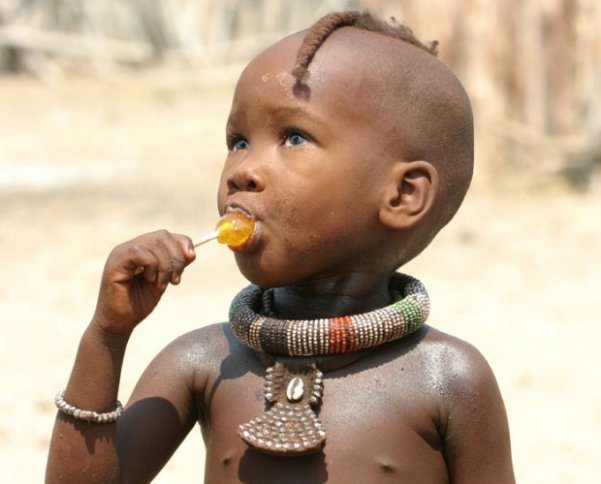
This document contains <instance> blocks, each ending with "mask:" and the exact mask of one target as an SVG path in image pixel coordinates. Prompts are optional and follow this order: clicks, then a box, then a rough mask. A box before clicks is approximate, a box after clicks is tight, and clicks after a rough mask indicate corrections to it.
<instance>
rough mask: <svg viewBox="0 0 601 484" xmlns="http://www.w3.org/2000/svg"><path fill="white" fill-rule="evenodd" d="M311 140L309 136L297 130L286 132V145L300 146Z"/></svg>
mask: <svg viewBox="0 0 601 484" xmlns="http://www.w3.org/2000/svg"><path fill="white" fill-rule="evenodd" d="M308 142H309V138H308V136H305V135H304V134H302V133H299V132H297V131H292V132H290V133H286V134H285V136H284V146H299V145H304V144H305V143H308Z"/></svg>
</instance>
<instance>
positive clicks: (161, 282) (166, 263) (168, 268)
mask: <svg viewBox="0 0 601 484" xmlns="http://www.w3.org/2000/svg"><path fill="white" fill-rule="evenodd" d="M165 232H166V231H159V232H153V233H152V234H148V235H147V236H145V237H144V239H145V245H146V247H147V248H148V250H149V251H150V252H151V253H152V254H153V255H154V256H155V257H156V259H157V264H156V275H155V278H154V283H155V285H156V287H157V288H159V289H160V290H161V291H164V290H165V289H166V288H167V284H169V281H171V277H172V273H173V265H172V262H171V255H170V254H169V251H168V250H167V249H166V247H165V244H164V243H163V240H162V239H163V238H164V237H165ZM145 272H146V271H145Z"/></svg>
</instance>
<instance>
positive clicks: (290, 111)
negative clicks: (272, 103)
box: [273, 107, 326, 126]
mask: <svg viewBox="0 0 601 484" xmlns="http://www.w3.org/2000/svg"><path fill="white" fill-rule="evenodd" d="M273 111H275V114H276V115H278V116H283V117H286V116H301V117H303V118H306V119H308V120H309V121H311V122H312V123H314V124H318V125H322V126H323V125H325V124H326V123H325V122H324V121H322V120H321V119H319V118H318V117H317V116H315V115H313V114H311V113H309V112H308V111H307V110H306V109H304V108H302V107H282V108H275V109H274V110H273Z"/></svg>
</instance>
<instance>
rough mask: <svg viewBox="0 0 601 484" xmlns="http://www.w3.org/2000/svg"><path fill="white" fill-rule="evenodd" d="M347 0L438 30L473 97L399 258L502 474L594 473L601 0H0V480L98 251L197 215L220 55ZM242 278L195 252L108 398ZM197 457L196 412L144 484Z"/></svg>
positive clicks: (67, 332)
mask: <svg viewBox="0 0 601 484" xmlns="http://www.w3.org/2000/svg"><path fill="white" fill-rule="evenodd" d="M356 8H359V9H364V8H368V9H370V10H372V11H374V12H376V13H378V14H380V15H381V16H384V17H391V16H394V17H395V18H396V19H398V20H399V21H400V22H402V23H405V24H407V25H409V26H410V27H411V28H412V29H413V30H414V32H415V33H416V35H417V36H418V37H419V38H421V39H422V40H434V39H436V40H438V41H439V42H440V47H439V57H440V58H441V60H442V61H443V62H445V63H446V64H447V65H448V66H449V67H451V68H452V69H453V70H454V72H455V73H456V74H457V75H458V77H459V78H460V79H461V81H462V82H463V84H464V85H465V87H466V89H467V91H468V93H469V94H470V97H471V99H472V102H473V106H474V111H475V123H476V134H477V138H476V155H477V158H476V173H475V178H474V182H473V185H472V189H471V192H470V193H469V194H468V197H467V199H466V202H465V204H464V207H463V208H462V210H460V212H459V214H458V215H457V217H456V219H455V220H454V221H453V222H452V223H451V224H450V225H449V227H448V228H446V229H445V230H444V231H443V232H442V233H441V234H440V235H439V237H438V238H437V239H436V240H435V241H434V242H433V244H432V245H431V247H430V248H429V249H428V250H426V251H425V252H424V254H422V255H421V256H420V257H418V258H417V259H416V260H415V261H412V262H411V263H410V264H409V265H408V266H407V267H406V268H405V269H404V270H405V271H407V272H409V273H411V274H414V275H416V276H417V277H419V278H421V279H422V280H423V281H424V282H425V283H426V285H427V287H428V288H429V290H430V292H431V296H432V302H433V311H432V315H431V320H430V322H431V324H432V325H434V326H436V327H438V328H439V329H441V330H443V331H446V332H449V333H452V334H454V335H456V336H459V337H461V338H463V339H465V340H467V341H469V342H471V343H472V344H474V345H475V346H477V347H478V348H479V349H480V350H481V351H482V352H483V354H484V355H485V356H486V357H487V359H488V360H489V362H490V363H491V366H492V367H493V369H494V371H495V373H496V375H497V379H498V381H499V385H500V387H501V390H502V392H503V395H504V398H505V402H506V406H507V411H508V416H509V422H510V427H511V432H512V441H513V452H514V463H515V468H516V474H517V477H518V481H519V482H524V483H539V482H540V483H542V482H545V483H567V482H569V483H589V482H593V481H595V480H596V479H597V478H598V475H599V474H600V473H601V465H600V463H599V459H598V456H599V453H600V451H601V445H600V444H599V441H598V434H599V432H601V412H599V409H600V408H601V378H600V377H599V372H598V371H597V367H598V365H599V363H600V361H599V356H598V353H597V342H598V341H599V338H600V337H601V327H600V324H599V323H600V321H599V314H600V310H601V302H600V299H601V298H599V295H598V294H599V288H601V262H600V260H601V249H600V247H601V232H600V230H599V225H600V221H601V187H600V184H601V29H600V28H599V27H600V26H601V2H599V1H598V0H548V1H544V0H538V1H535V0H521V1H520V0H498V1H495V0H488V1H485V0H454V1H448V0H446V1H443V0H419V1H418V0H405V1H392V0H370V1H368V0H364V1H359V0H357V1H341V0H321V1H318V0H303V1H298V0H296V1H292V0H280V1H278V0H240V1H234V0H223V1H216V0H103V1H100V0H86V1H84V0H0V221H1V228H0V262H1V264H2V266H1V267H2V270H3V277H1V278H0V331H1V337H0V372H1V373H0V374H1V377H2V386H3V388H4V389H3V391H2V392H1V393H0V414H1V415H2V416H3V418H2V419H0V481H1V482H19V483H21V482H23V483H28V482H32V483H34V482H40V481H41V480H42V479H43V474H44V467H45V460H46V453H47V447H48V442H49V437H50V432H51V428H52V424H53V420H54V414H55V410H54V406H53V403H52V400H53V395H54V394H55V393H56V391H58V390H59V389H61V388H63V386H64V385H65V384H66V381H67V378H68V375H69V371H70V367H71V364H72V361H73V358H74V355H75V351H76V349H77V344H78V340H79V337H80V335H81V333H82V332H83V330H84V328H85V326H86V324H87V322H88V321H89V318H90V316H91V314H92V311H93V309H94V304H95V298H96V291H97V286H98V281H99V277H100V274H101V271H102V266H103V263H104V260H105V258H106V256H107V254H108V253H109V251H110V250H111V248H112V247H113V246H115V245H116V244H118V243H120V242H122V241H123V240H126V239H129V238H132V237H134V236H135V235H137V234H139V233H142V232H147V231H151V230H155V229H158V228H167V229H169V230H173V231H176V232H183V233H186V234H189V235H191V236H197V235H200V234H203V233H205V232H207V231H209V230H211V229H212V227H213V225H214V223H215V221H216V217H217V212H216V206H215V197H216V187H217V182H218V180H219V174H220V170H221V163H222V161H223V159H224V155H225V152H226V149H225V141H224V138H225V136H224V127H225V119H226V117H227V114H228V109H229V104H230V102H231V96H232V92H233V87H234V85H235V82H236V79H237V76H238V75H239V73H240V71H241V69H242V68H243V67H244V65H245V64H246V63H247V62H248V60H249V59H251V58H252V57H253V56H254V55H255V54H257V53H258V52H260V51H261V50H262V49H263V48H265V47H266V46H267V45H269V44H271V43H273V42H274V41H276V40H278V39H279V38H281V37H282V36H284V35H286V34H288V33H291V32H294V31H297V30H300V29H302V28H306V27H308V26H310V24H311V23H312V22H314V21H315V20H316V19H318V18H319V17H321V16H322V15H324V14H325V13H327V12H330V11H334V10H342V9H356ZM244 284H245V281H244V280H243V279H242V277H241V276H240V275H239V274H238V272H237V269H236V266H235V264H234V262H233V258H232V257H231V254H230V253H229V251H228V250H227V249H225V248H223V247H219V246H217V245H216V244H215V245H210V246H205V247H203V248H202V249H200V250H199V252H198V260H197V262H196V263H195V264H194V265H193V266H191V267H190V268H189V269H188V271H187V272H186V274H185V275H184V280H183V283H182V285H181V286H179V287H176V288H171V289H170V290H169V291H168V293H167V294H166V295H165V297H164V300H163V301H162V303H161V305H160V306H159V307H158V308H157V310H156V311H155V312H154V313H153V314H152V315H151V316H150V318H149V319H148V320H147V321H146V322H144V323H143V324H142V325H140V327H139V328H138V329H136V332H135V333H134V336H133V337H132V340H131V343H130V347H129V348H128V354H127V355H126V361H125V369H124V373H123V379H122V387H121V391H120V394H121V399H122V400H126V399H127V396H128V395H129V393H130V392H131V389H132V387H133V385H134V384H135V381H136V380H137V377H138V376H139V375H140V373H141V371H142V370H143V368H144V367H145V366H146V365H147V364H148V362H149V360H150V359H151V358H152V357H153V356H154V355H155V354H156V353H157V352H158V351H159V350H160V349H161V348H162V347H163V346H165V345H166V344H167V343H168V342H169V341H171V340H172V339H174V338H175V337H177V336H178V335H180V334H182V333H184V332H186V331H190V330H192V329H194V328H196V327H198V326H201V325H204V324H208V323H212V322H215V321H223V320H225V319H226V317H227V310H228V307H229V302H230V301H231V298H232V297H233V295H234V294H235V293H236V292H237V291H238V290H239V289H240V288H241V287H242V286H243V285H244ZM203 458H204V450H203V444H202V440H201V438H200V432H199V430H198V429H197V428H196V429H194V430H193V431H192V433H191V434H190V436H189V438H188V439H187V440H186V442H185V443H184V444H183V446H182V447H181V448H180V449H179V450H178V452H177V453H176V454H175V456H174V457H173V458H172V460H171V461H170V462H169V464H168V465H167V467H166V468H165V469H164V470H163V472H162V473H161V474H160V475H159V477H158V478H157V479H156V482H166V483H167V482H189V481H200V480H201V479H202V472H203Z"/></svg>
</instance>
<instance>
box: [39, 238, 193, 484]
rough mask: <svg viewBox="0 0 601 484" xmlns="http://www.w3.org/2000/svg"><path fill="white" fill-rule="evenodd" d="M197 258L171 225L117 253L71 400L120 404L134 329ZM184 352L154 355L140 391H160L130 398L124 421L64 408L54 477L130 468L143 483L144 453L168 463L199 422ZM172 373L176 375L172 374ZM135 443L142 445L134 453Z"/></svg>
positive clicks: (82, 350) (98, 406) (56, 435)
mask: <svg viewBox="0 0 601 484" xmlns="http://www.w3.org/2000/svg"><path fill="white" fill-rule="evenodd" d="M194 258H195V255H194V249H193V247H192V242H191V240H190V239H189V238H188V237H186V236H183V235H177V234H170V233H168V232H166V231H160V232H154V233H151V234H146V235H143V236H140V237H138V238H136V239H134V240H132V241H129V242H126V243H124V244H122V245H120V246H118V247H116V248H115V249H114V250H113V251H112V252H111V254H110V256H109V258H108V259H107V262H106V266H105V268H104V273H103V277H102V283H101V287H100V293H99V297H98V303H97V306H96V311H95V313H94V317H93V318H92V321H91V323H90V325H89V326H88V328H87V329H86V331H85V332H84V334H83V336H82V339H81V342H80V345H79V349H78V353H77V357H76V359H75V364H74V366H73V370H72V373H71V377H70V379H69V382H68V385H67V388H66V393H65V397H64V398H65V401H66V402H68V403H69V404H71V405H74V406H76V407H78V408H80V409H84V410H94V411H97V412H99V413H101V412H107V411H111V410H113V409H114V408H115V406H116V400H117V391H118V387H119V378H120V374H121V364H122V362H123V356H124V354H125V348H126V345H127V341H128V339H129V337H130V335H131V333H132V331H133V329H134V328H135V326H136V325H137V324H138V323H139V322H141V321H142V320H143V319H144V318H145V317H146V316H148V314H150V312H151V311H152V310H153V309H154V307H155V306H156V305H157V303H158V302H159V300H160V298H161V296H162V294H163V293H164V291H165V289H166V288H167V285H168V284H169V283H172V284H178V283H179V280H180V277H181V274H182V272H183V270H184V268H185V267H186V266H187V265H188V264H189V263H190V262H192V261H193V260H194ZM139 268H143V272H141V269H139ZM177 359H178V348H177V344H175V345H171V346H170V347H168V348H167V349H166V350H165V351H163V353H161V355H159V356H158V357H157V358H156V359H155V361H153V363H152V364H151V366H150V367H149V370H147V372H146V373H145V376H144V377H143V378H142V379H141V381H140V383H139V384H138V387H137V388H136V392H137V393H138V394H139V395H144V392H149V391H150V390H149V387H150V386H155V388H153V390H152V394H153V395H154V396H155V397H156V398H154V399H146V400H144V401H142V400H140V399H138V403H137V404H133V405H131V404H129V405H128V408H127V409H126V411H125V413H124V414H123V416H122V417H121V419H119V420H118V421H117V422H116V423H109V424H107V423H104V424H103V423H87V422H85V421H82V420H77V419H75V418H73V417H71V416H69V415H65V414H63V413H59V414H58V416H57V419H56V422H55V426H54V431H53V434H52V440H51V444H50V452H49V457H48V467H47V472H46V480H47V482H58V481H61V482H117V481H119V479H120V476H121V477H123V476H124V474H130V475H129V476H128V479H126V480H127V482H130V481H132V482H133V481H135V482H139V481H140V480H141V479H140V477H141V475H140V474H138V475H137V476H132V475H131V473H132V472H134V471H135V470H136V469H138V467H137V466H135V465H134V460H136V459H138V460H142V462H139V464H140V465H142V466H146V468H147V469H149V468H150V469H156V470H158V469H160V466H161V465H162V464H163V463H164V461H166V460H167V458H168V457H169V455H170V453H171V452H172V451H173V450H174V448H175V447H176V446H177V444H179V442H181V440H182V439H183V438H184V437H185V435H186V433H187V432H188V430H189V429H190V428H191V426H192V425H193V422H194V415H192V412H193V405H191V399H192V396H191V393H190V392H189V391H188V390H189V384H190V378H191V377H190V375H189V374H187V373H186V372H185V371H184V372H182V371H181V370H182V368H181V365H177ZM176 370H177V371H176ZM166 374H169V378H164V376H165V375H166ZM158 376H163V378H158ZM157 422H160V423H157ZM136 440H137V441H141V440H143V441H144V442H148V443H149V444H153V446H154V447H150V448H151V449H152V450H154V451H155V452H154V453H153V454H149V453H144V452H143V451H142V450H140V449H141V447H140V446H139V445H138V446H136V445H134V444H135V442H136ZM117 445H119V453H118V451H117ZM130 447H135V448H136V449H137V450H136V451H135V452H129V448H130ZM148 448H149V447H146V449H148ZM149 459H152V461H149ZM160 460H163V462H160V463H159V462H158V461H160ZM144 476H145V477H147V476H148V474H147V473H146V472H145V473H144ZM130 477H131V478H133V479H129V478H130ZM136 477H137V478H136Z"/></svg>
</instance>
